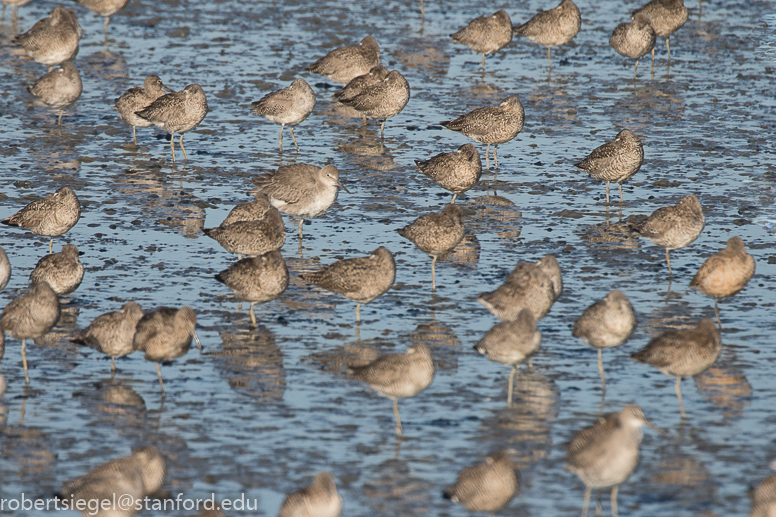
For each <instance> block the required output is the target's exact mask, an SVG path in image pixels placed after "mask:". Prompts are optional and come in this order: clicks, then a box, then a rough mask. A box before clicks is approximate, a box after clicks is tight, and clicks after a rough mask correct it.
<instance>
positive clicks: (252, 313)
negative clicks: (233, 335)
mask: <svg viewBox="0 0 776 517" xmlns="http://www.w3.org/2000/svg"><path fill="white" fill-rule="evenodd" d="M255 304H256V302H251V308H250V311H249V312H250V314H251V325H253V327H254V328H256V314H255V313H254V312H253V306H254V305H255Z"/></svg>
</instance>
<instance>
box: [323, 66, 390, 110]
mask: <svg viewBox="0 0 776 517" xmlns="http://www.w3.org/2000/svg"><path fill="white" fill-rule="evenodd" d="M389 73H390V70H388V69H387V68H385V67H384V66H382V65H377V66H373V67H372V69H371V70H369V72H367V73H365V74H363V75H359V76H358V77H354V78H353V79H352V80H351V81H350V82H348V84H346V85H345V86H344V87H343V88H342V89H341V90H339V91H336V92H334V98H335V99H337V100H338V101H340V100H343V101H346V100H350V99H352V98H353V97H355V96H357V95H358V94H360V93H361V92H363V91H364V90H365V89H367V88H368V87H370V86H372V85H374V84H377V83H379V82H380V81H382V80H383V79H385V78H386V76H387V75H388V74H389ZM361 118H363V119H364V125H366V115H364V114H363V113H361Z"/></svg>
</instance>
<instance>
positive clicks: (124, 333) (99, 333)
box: [73, 302, 143, 372]
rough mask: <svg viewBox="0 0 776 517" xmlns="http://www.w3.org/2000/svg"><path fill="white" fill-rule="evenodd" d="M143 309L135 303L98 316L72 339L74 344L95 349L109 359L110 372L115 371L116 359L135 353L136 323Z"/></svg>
mask: <svg viewBox="0 0 776 517" xmlns="http://www.w3.org/2000/svg"><path fill="white" fill-rule="evenodd" d="M142 317H143V309H142V308H141V307H140V305H138V304H137V303H135V302H128V303H125V304H124V306H123V307H121V310H119V311H117V312H109V313H107V314H103V315H101V316H98V317H97V318H95V319H94V321H92V322H91V323H90V324H89V326H88V327H86V328H85V329H83V330H82V331H81V332H79V333H78V335H77V336H76V337H75V338H73V342H74V343H79V344H83V345H86V346H89V347H92V348H95V349H97V350H99V351H100V352H102V353H103V354H105V355H107V356H109V357H110V370H111V372H114V371H115V370H116V358H117V357H124V356H125V355H128V354H131V353H132V352H134V351H135V346H134V339H135V328H136V327H137V323H138V322H139V321H140V319H141V318H142Z"/></svg>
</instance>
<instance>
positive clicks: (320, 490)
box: [278, 472, 342, 517]
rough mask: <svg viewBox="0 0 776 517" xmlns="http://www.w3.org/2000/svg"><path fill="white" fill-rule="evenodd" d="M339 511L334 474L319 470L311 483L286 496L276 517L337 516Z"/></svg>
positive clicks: (340, 501) (340, 502) (340, 506)
mask: <svg viewBox="0 0 776 517" xmlns="http://www.w3.org/2000/svg"><path fill="white" fill-rule="evenodd" d="M341 511H342V497H340V495H339V494H338V493H337V486H336V485H335V484H334V476H332V475H331V473H329V472H321V473H320V474H318V475H317V476H315V479H313V482H312V484H311V485H309V486H306V487H304V488H303V489H301V490H298V491H296V492H294V493H293V494H288V496H286V499H285V500H284V501H283V505H282V506H281V507H280V513H279V514H278V517H339V514H340V512H341Z"/></svg>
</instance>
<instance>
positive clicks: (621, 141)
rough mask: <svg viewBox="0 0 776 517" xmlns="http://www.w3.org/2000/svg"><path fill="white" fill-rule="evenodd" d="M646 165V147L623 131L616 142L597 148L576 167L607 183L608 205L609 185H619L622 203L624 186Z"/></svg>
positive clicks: (607, 197) (632, 135)
mask: <svg viewBox="0 0 776 517" xmlns="http://www.w3.org/2000/svg"><path fill="white" fill-rule="evenodd" d="M642 163H644V147H643V146H642V145H641V141H640V140H639V138H638V137H637V136H636V134H635V133H634V132H633V131H631V130H630V129H623V130H622V131H620V132H619V133H617V136H616V137H615V139H614V140H612V141H611V142H607V143H605V144H604V145H602V146H600V147H597V148H596V149H595V150H594V151H593V152H592V153H590V154H589V155H588V156H587V157H586V158H585V159H584V160H582V161H581V162H579V163H577V164H576V165H575V167H577V168H579V169H582V170H583V171H585V172H587V173H588V174H590V176H592V177H593V178H595V179H597V180H603V181H605V182H606V204H609V183H610V182H612V181H613V182H615V183H619V186H620V202H622V201H623V198H622V184H623V182H625V181H627V180H628V179H630V178H632V177H633V175H634V174H636V173H637V172H638V171H639V168H641V164H642Z"/></svg>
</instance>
